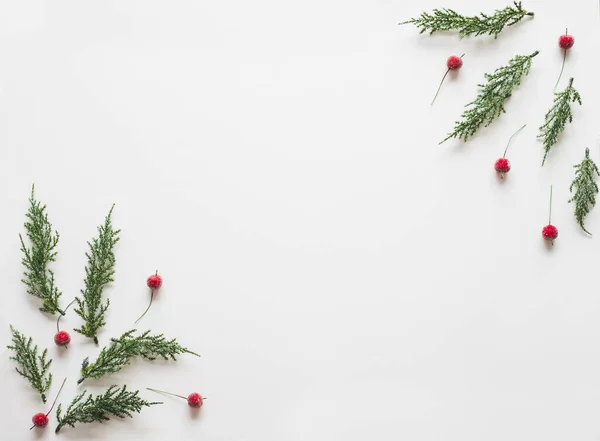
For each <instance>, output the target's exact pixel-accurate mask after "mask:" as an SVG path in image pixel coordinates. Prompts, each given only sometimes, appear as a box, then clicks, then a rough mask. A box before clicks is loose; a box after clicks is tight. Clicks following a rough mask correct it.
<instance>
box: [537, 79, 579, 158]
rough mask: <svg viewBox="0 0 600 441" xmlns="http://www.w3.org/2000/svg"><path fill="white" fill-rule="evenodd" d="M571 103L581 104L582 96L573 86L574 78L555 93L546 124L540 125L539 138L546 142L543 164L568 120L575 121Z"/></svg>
mask: <svg viewBox="0 0 600 441" xmlns="http://www.w3.org/2000/svg"><path fill="white" fill-rule="evenodd" d="M571 103H579V105H580V106H581V96H580V95H579V92H577V90H575V88H574V87H573V78H571V79H570V80H569V85H568V86H567V87H566V88H565V90H563V91H562V92H558V93H555V94H554V104H553V105H552V108H551V109H550V110H549V111H548V113H546V117H545V123H544V125H543V126H541V127H540V134H539V135H538V138H539V139H542V140H543V142H544V158H543V159H542V166H543V165H544V163H545V162H546V157H547V156H548V153H549V152H550V149H551V148H552V146H553V145H554V144H556V143H557V142H558V136H559V135H560V134H561V133H562V132H563V131H564V130H565V127H566V125H567V121H568V122H573V112H572V110H571Z"/></svg>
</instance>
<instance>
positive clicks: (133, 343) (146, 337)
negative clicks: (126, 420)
mask: <svg viewBox="0 0 600 441" xmlns="http://www.w3.org/2000/svg"><path fill="white" fill-rule="evenodd" d="M135 332H136V329H132V330H131V331H127V332H126V333H124V334H123V335H121V337H119V338H116V339H115V338H114V339H111V342H110V344H109V345H108V346H106V347H104V348H102V351H100V355H98V358H97V359H96V360H95V361H94V362H93V363H90V362H89V360H88V359H87V358H86V359H85V360H84V361H83V363H82V365H81V378H80V379H79V381H78V382H77V383H78V384H81V383H82V382H83V381H84V380H85V379H86V378H100V377H102V376H104V375H105V374H109V373H113V372H117V371H119V370H121V369H122V368H123V367H125V366H127V365H128V364H129V363H130V361H131V360H132V359H133V358H135V357H142V358H145V359H147V360H155V359H157V358H163V359H165V360H169V359H170V360H176V357H175V356H176V355H179V354H192V355H196V356H197V357H199V355H198V354H196V353H195V352H192V351H190V350H189V349H187V348H185V347H183V346H181V345H180V344H179V343H178V342H177V340H176V339H172V340H167V339H166V338H165V337H164V336H163V334H156V335H150V331H145V332H144V333H142V334H140V335H138V336H136V335H134V334H135Z"/></svg>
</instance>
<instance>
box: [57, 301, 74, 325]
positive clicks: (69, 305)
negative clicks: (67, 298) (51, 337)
mask: <svg viewBox="0 0 600 441" xmlns="http://www.w3.org/2000/svg"><path fill="white" fill-rule="evenodd" d="M73 303H75V299H73V300H71V303H69V304H68V305H67V307H66V308H65V311H64V312H65V313H66V312H67V310H68V309H69V308H70V307H71V305H72V304H73ZM63 315H64V314H62V315H59V316H58V318H57V319H56V332H60V328H59V327H58V323H59V322H60V318H61V317H62V316H63Z"/></svg>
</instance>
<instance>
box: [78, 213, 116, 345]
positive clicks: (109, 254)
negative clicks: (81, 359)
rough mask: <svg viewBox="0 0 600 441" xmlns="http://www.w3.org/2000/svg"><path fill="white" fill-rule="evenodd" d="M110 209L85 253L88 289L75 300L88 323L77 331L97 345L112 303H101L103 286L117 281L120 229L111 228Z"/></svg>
mask: <svg viewBox="0 0 600 441" xmlns="http://www.w3.org/2000/svg"><path fill="white" fill-rule="evenodd" d="M113 209H114V205H113V206H112V207H111V209H110V211H109V212H108V215H107V216H106V218H105V220H104V224H103V225H100V226H99V227H98V236H97V237H95V238H93V239H92V241H91V242H88V245H89V247H90V250H89V252H87V253H86V254H85V256H86V257H87V259H88V263H87V266H86V267H85V289H83V290H81V295H82V298H79V297H76V298H75V301H76V302H77V307H76V308H75V312H76V313H77V314H78V315H79V316H80V317H81V318H82V319H83V320H84V321H85V324H84V325H83V326H81V327H80V328H78V329H74V331H76V332H79V333H80V334H83V335H85V336H86V337H89V338H93V339H94V343H96V344H98V330H99V329H100V328H102V327H103V326H104V325H105V324H106V319H105V313H106V310H107V309H108V306H109V305H110V300H108V299H107V300H106V302H105V303H103V302H102V292H103V291H104V287H105V286H106V285H108V284H109V283H111V282H113V281H114V278H113V277H114V274H115V254H114V248H115V245H116V244H117V242H118V241H119V233H120V232H121V230H115V229H113V226H112V220H111V217H112V212H113Z"/></svg>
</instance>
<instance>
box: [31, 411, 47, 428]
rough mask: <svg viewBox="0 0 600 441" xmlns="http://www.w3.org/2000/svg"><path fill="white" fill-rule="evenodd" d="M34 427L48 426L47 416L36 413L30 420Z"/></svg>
mask: <svg viewBox="0 0 600 441" xmlns="http://www.w3.org/2000/svg"><path fill="white" fill-rule="evenodd" d="M31 421H32V422H33V425H34V426H35V427H46V426H47V425H48V416H47V415H46V414H45V413H36V414H35V415H34V416H33V418H31Z"/></svg>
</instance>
